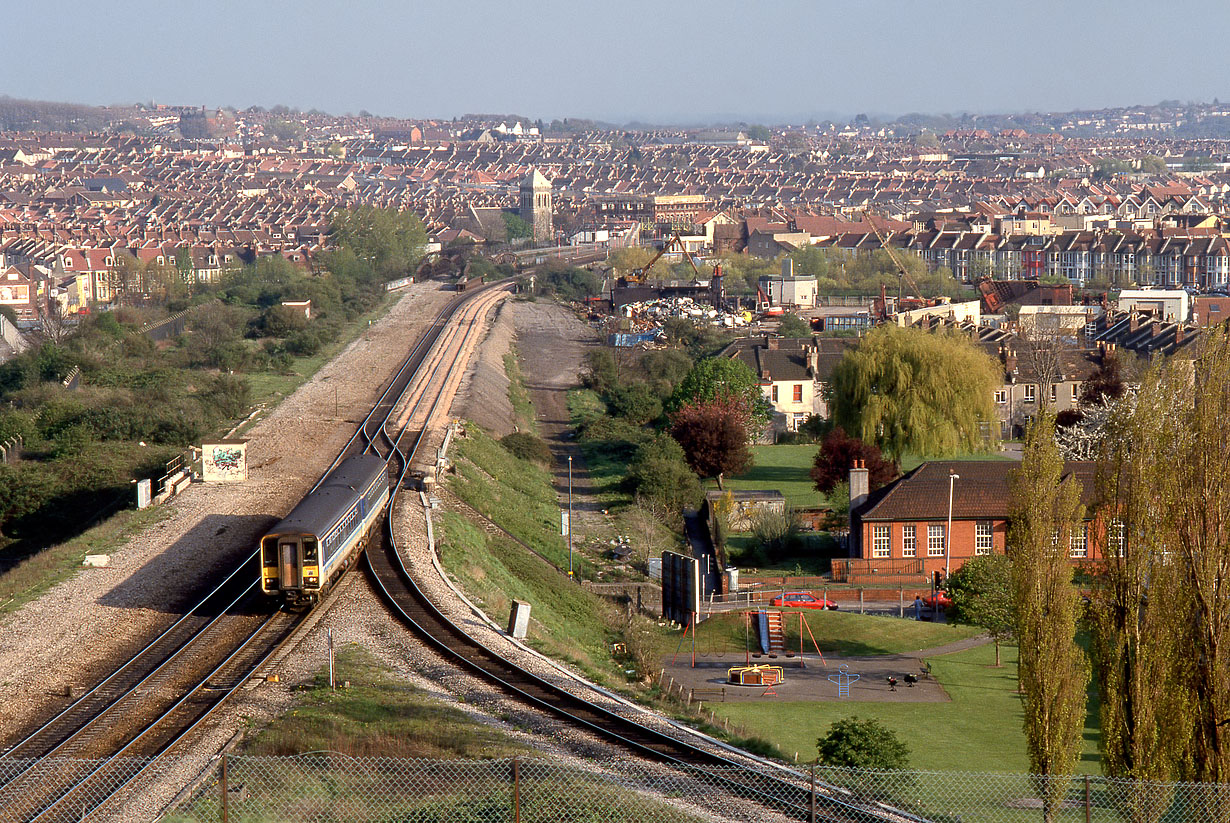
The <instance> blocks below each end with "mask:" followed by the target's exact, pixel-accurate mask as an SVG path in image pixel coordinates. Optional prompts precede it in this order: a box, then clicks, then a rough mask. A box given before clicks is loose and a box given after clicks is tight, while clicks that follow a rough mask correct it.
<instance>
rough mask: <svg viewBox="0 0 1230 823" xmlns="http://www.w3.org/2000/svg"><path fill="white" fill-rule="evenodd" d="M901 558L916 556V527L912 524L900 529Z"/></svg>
mask: <svg viewBox="0 0 1230 823" xmlns="http://www.w3.org/2000/svg"><path fill="white" fill-rule="evenodd" d="M901 556H902V557H917V556H918V527H917V526H915V525H913V524H911V525H909V526H902V527H901Z"/></svg>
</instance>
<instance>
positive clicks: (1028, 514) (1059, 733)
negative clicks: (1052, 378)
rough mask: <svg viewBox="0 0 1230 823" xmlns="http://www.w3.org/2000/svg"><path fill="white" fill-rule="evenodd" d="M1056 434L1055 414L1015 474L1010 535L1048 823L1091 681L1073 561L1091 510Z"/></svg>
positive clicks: (1024, 674)
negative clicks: (1075, 539)
mask: <svg viewBox="0 0 1230 823" xmlns="http://www.w3.org/2000/svg"><path fill="white" fill-rule="evenodd" d="M1053 434H1054V416H1053V415H1052V414H1051V413H1050V412H1043V413H1042V414H1041V415H1039V416H1038V417H1037V418H1036V419H1035V420H1034V422H1033V424H1032V425H1031V426H1030V427H1029V430H1028V432H1027V434H1026V439H1025V453H1024V457H1023V459H1022V460H1021V466H1020V468H1019V469H1017V470H1016V471H1014V472H1013V476H1012V506H1011V512H1012V513H1011V525H1010V527H1009V531H1008V552H1009V554H1010V555H1011V558H1012V600H1013V608H1014V609H1015V611H1016V615H1017V641H1018V643H1019V645H1020V655H1019V658H1018V678H1019V681H1020V686H1021V692H1022V696H1023V703H1024V710H1025V723H1024V725H1025V741H1026V746H1027V748H1028V751H1029V764H1030V772H1031V773H1032V774H1033V775H1034V777H1035V780H1036V789H1037V791H1038V792H1039V794H1040V795H1041V797H1042V804H1043V817H1044V819H1045V820H1046V821H1047V823H1050V821H1052V820H1054V819H1055V818H1056V815H1057V814H1058V812H1059V810H1060V801H1061V800H1062V798H1063V795H1064V792H1065V790H1066V788H1067V781H1066V779H1065V778H1066V777H1067V776H1069V775H1071V773H1072V771H1073V769H1074V768H1075V766H1076V759H1077V756H1078V754H1079V752H1080V739H1081V730H1082V728H1083V726H1084V720H1085V703H1086V691H1085V690H1086V686H1087V684H1088V683H1089V664H1088V661H1087V660H1086V657H1085V653H1084V651H1083V650H1082V649H1081V647H1080V646H1079V645H1077V643H1076V628H1077V620H1078V617H1079V605H1078V604H1079V597H1080V596H1079V593H1078V592H1077V590H1076V589H1075V587H1073V585H1072V566H1071V563H1070V562H1069V560H1068V553H1069V552H1068V547H1069V545H1070V543H1069V541H1070V540H1071V537H1072V534H1073V531H1074V529H1077V528H1078V527H1079V524H1080V523H1081V522H1082V520H1083V519H1084V506H1083V505H1082V504H1081V500H1080V488H1079V481H1078V480H1077V479H1076V478H1074V477H1072V476H1070V475H1069V476H1064V473H1063V468H1064V466H1063V460H1062V458H1061V457H1060V456H1059V449H1058V447H1057V446H1056V445H1055V440H1054V436H1053Z"/></svg>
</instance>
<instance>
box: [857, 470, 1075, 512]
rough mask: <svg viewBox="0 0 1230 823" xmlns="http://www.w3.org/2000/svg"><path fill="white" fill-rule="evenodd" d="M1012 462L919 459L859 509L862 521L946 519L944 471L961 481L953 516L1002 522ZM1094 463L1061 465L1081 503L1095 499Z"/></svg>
mask: <svg viewBox="0 0 1230 823" xmlns="http://www.w3.org/2000/svg"><path fill="white" fill-rule="evenodd" d="M1020 465H1021V464H1020V463H1018V462H1016V461H1014V460H934V461H931V462H928V463H923V464H922V465H921V466H919V467H918V468H916V469H914V470H913V471H912V472H910V473H909V474H907V475H905V476H904V477H901V478H898V479H897V480H895V481H893V482H892V483H889V484H888V485H887V486H884V487H883V488H881V489H878V490H877V491H875V492H873V493H872V494H871V495H870V496H869V497H868V498H867V500H866V501H865V502H864V503H863V504H862V505H861V506H859V508H858V512H857V514H858V516H859V518H860V519H862V520H864V521H868V522H871V521H876V522H880V521H901V520H946V519H947V518H948V473H949V471H952V472H955V473H956V474H958V475H960V479H958V480H957V481H955V482H954V483H953V487H952V516H953V519H954V520H976V519H986V520H1006V519H1007V518H1008V515H1009V510H1010V508H1011V503H1012V495H1011V486H1012V472H1013V471H1014V470H1016V469H1017V468H1019V467H1020ZM1094 472H1095V464H1094V463H1093V462H1091V461H1080V462H1078V461H1069V462H1066V463H1064V467H1063V474H1064V477H1067V476H1069V475H1072V476H1074V477H1076V479H1077V480H1079V481H1080V482H1081V502H1083V503H1084V504H1085V505H1086V506H1087V507H1088V506H1091V505H1092V504H1093V503H1094V500H1095V497H1094V495H1095V493H1096V484H1095V482H1094Z"/></svg>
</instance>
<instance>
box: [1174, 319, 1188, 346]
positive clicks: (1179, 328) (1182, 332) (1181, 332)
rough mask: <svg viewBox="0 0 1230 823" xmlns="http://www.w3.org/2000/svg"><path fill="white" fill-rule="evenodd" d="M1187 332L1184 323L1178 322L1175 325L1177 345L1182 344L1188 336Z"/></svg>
mask: <svg viewBox="0 0 1230 823" xmlns="http://www.w3.org/2000/svg"><path fill="white" fill-rule="evenodd" d="M1186 334H1187V330H1186V329H1185V328H1184V327H1183V324H1182V323H1179V324H1177V325H1176V326H1175V327H1174V344H1175V345H1176V346H1178V345H1180V344H1182V342H1183V338H1184V337H1185V336H1186Z"/></svg>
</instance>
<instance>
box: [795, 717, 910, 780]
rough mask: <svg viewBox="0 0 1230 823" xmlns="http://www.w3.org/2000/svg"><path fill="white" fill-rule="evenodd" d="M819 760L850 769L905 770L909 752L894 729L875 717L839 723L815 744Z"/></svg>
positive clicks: (845, 720) (826, 763)
mask: <svg viewBox="0 0 1230 823" xmlns="http://www.w3.org/2000/svg"><path fill="white" fill-rule="evenodd" d="M816 747H817V749H818V750H819V760H820V763H822V764H823V765H825V766H840V767H842V768H847V769H904V768H906V767H907V766H908V765H909V761H910V750H909V748H908V747H907V746H906V745H905V744H904V743H902V742H901V741H900V740H899V739H898V738H897V735H896V734H895V733H894V732H893V730H892V729H889V728H888V727H886V726H885V725H884V724H882V723H881V722H880V721H879V720H876V719H875V718H874V717H872V718H868V719H866V720H860V719H859V718H858V717H857V716H854V717H848V718H846V719H844V720H838V721H837V722H836V723H834V724H833V725H831V726H829V732H828V734H826V735H825V736H824V737H821V738H820V739H819V740H818V741H816Z"/></svg>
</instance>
